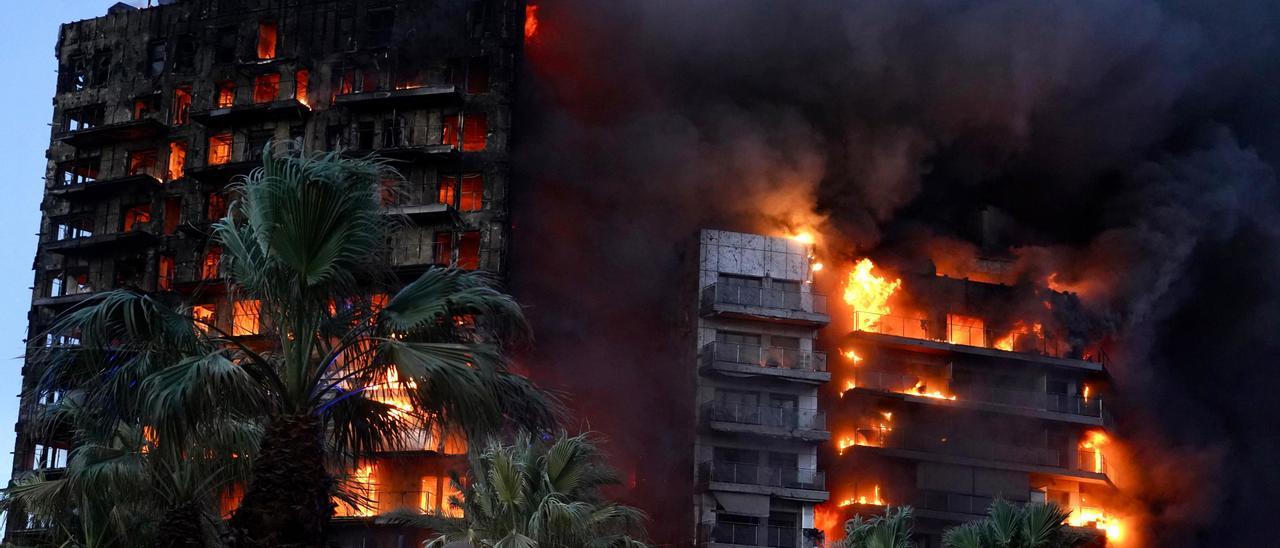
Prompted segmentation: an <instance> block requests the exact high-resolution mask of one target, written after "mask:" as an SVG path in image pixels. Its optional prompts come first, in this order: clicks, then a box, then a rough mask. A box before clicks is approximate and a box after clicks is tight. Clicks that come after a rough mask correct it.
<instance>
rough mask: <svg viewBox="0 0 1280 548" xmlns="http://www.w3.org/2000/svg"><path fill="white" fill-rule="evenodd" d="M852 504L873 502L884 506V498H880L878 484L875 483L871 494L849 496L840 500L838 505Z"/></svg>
mask: <svg viewBox="0 0 1280 548" xmlns="http://www.w3.org/2000/svg"><path fill="white" fill-rule="evenodd" d="M854 504H874V505H876V506H885V502H884V499H882V498H880V485H879V484H876V486H875V489H874V491H873V494H872V495H871V496H870V497H867V496H866V495H859V496H855V497H850V498H847V499H844V500H842V501H840V506H841V507H845V506H851V505H854Z"/></svg>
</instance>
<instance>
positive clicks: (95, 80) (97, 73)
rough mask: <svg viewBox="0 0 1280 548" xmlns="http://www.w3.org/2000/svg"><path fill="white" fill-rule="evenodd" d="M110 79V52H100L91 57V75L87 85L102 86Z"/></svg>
mask: <svg viewBox="0 0 1280 548" xmlns="http://www.w3.org/2000/svg"><path fill="white" fill-rule="evenodd" d="M110 78H111V52H109V51H100V52H98V53H96V54H94V56H93V68H92V74H90V76H89V85H91V86H95V87H96V86H102V85H105V84H106V83H107V81H108V80H110Z"/></svg>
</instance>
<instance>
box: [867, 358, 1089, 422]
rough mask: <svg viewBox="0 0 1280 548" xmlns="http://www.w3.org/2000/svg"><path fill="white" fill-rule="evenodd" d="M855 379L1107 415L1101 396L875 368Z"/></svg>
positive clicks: (881, 386) (906, 390) (878, 386)
mask: <svg viewBox="0 0 1280 548" xmlns="http://www.w3.org/2000/svg"><path fill="white" fill-rule="evenodd" d="M853 379H854V381H853V382H854V385H855V386H857V387H858V388H866V389H868V390H881V391H885V392H895V393H899V394H912V393H916V392H917V390H916V386H917V385H919V384H920V383H923V385H922V386H923V389H924V390H925V391H927V392H930V393H932V392H934V391H938V392H941V393H942V394H945V395H947V396H948V397H950V396H953V395H954V396H955V399H956V400H958V401H965V402H981V403H990V404H996V405H1007V406H1010V407H1018V408H1022V409H1029V410H1035V411H1047V412H1050V413H1063V414H1068V415H1078V416H1081V417H1093V418H1103V419H1105V418H1106V413H1105V409H1104V408H1103V401H1102V398H1100V397H1097V396H1095V397H1091V398H1089V399H1088V400H1085V399H1084V398H1083V397H1081V396H1073V395H1066V394H1047V393H1044V392H1037V391H1034V390H1017V389H1010V388H997V387H994V386H986V385H981V384H973V383H970V384H965V385H960V386H957V385H955V384H953V383H950V382H947V381H945V380H940V379H936V378H935V379H930V378H927V377H922V376H919V375H903V374H899V373H894V372H890V371H877V370H874V369H858V370H855V371H854V374H853Z"/></svg>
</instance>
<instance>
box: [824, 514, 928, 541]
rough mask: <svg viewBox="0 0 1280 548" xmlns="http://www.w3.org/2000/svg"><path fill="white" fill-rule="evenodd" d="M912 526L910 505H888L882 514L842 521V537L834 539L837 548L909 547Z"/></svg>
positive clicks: (857, 516)
mask: <svg viewBox="0 0 1280 548" xmlns="http://www.w3.org/2000/svg"><path fill="white" fill-rule="evenodd" d="M912 526H913V521H912V511H911V507H910V506H898V507H889V508H885V509H884V515H883V516H875V517H872V518H870V519H863V518H862V516H861V515H855V516H853V519H850V520H848V521H846V522H845V523H844V535H845V537H844V539H842V540H839V541H836V542H835V543H834V545H835V546H836V547H837V548H911V547H913V546H915V543H914V542H912V541H911V529H912Z"/></svg>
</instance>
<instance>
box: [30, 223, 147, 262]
mask: <svg viewBox="0 0 1280 548" xmlns="http://www.w3.org/2000/svg"><path fill="white" fill-rule="evenodd" d="M155 241H156V236H155V234H152V233H151V231H149V230H147V229H144V228H135V229H133V230H130V231H128V232H112V233H110V234H99V235H96V236H85V237H81V238H67V239H65V240H56V241H52V242H45V243H44V246H43V247H44V250H45V251H48V252H50V253H57V254H59V255H67V256H71V255H85V256H88V255H104V254H116V253H120V252H123V251H126V250H133V249H138V248H142V247H146V246H149V245H151V244H153V243H154V242H155Z"/></svg>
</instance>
